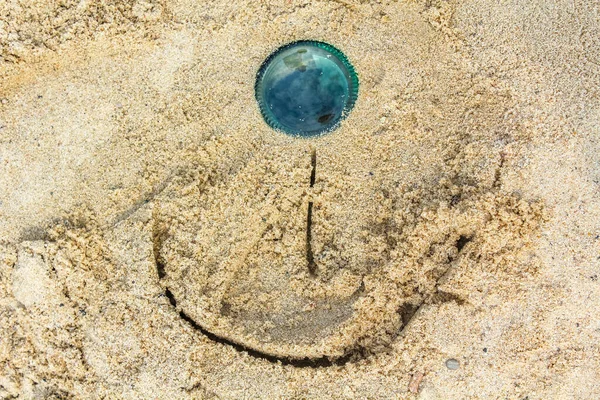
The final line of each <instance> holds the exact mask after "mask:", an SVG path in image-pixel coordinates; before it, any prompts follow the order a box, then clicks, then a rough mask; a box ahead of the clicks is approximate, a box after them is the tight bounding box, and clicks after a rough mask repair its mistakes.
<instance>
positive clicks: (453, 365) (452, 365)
mask: <svg viewBox="0 0 600 400" xmlns="http://www.w3.org/2000/svg"><path fill="white" fill-rule="evenodd" d="M446 367H447V368H448V369H451V370H456V369H458V367H460V363H459V362H458V360H457V359H455V358H450V359H448V360H446Z"/></svg>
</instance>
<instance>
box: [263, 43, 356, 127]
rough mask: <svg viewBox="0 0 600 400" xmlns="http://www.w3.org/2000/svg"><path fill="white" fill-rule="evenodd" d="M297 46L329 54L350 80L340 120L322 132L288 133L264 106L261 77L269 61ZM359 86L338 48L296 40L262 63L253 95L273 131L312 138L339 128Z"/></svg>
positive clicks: (352, 68)
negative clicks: (310, 47)
mask: <svg viewBox="0 0 600 400" xmlns="http://www.w3.org/2000/svg"><path fill="white" fill-rule="evenodd" d="M298 45H308V46H314V47H318V48H320V49H323V50H325V51H327V52H329V53H331V54H332V55H333V56H335V57H336V58H337V59H338V60H339V61H340V62H341V63H342V65H343V66H344V67H345V68H346V70H347V72H348V75H349V77H350V79H349V81H348V86H349V88H348V99H347V100H346V104H345V106H344V109H343V110H342V115H341V117H340V119H339V120H338V121H337V122H336V124H335V125H333V126H330V127H326V128H324V129H322V130H319V131H313V132H309V133H307V132H301V131H290V130H289V129H286V127H284V126H283V125H281V124H280V123H279V122H278V121H277V120H275V119H274V118H273V117H272V116H271V115H270V114H269V113H268V112H267V110H266V105H265V102H264V99H263V91H262V79H263V76H264V74H265V72H266V70H267V68H268V66H269V65H270V64H271V61H273V59H274V58H275V57H277V56H278V55H279V54H281V53H282V52H284V51H286V50H287V49H289V48H290V47H295V46H298ZM359 84H360V83H359V79H358V74H357V73H356V70H355V69H354V66H353V65H352V64H351V63H350V61H349V60H348V57H346V55H345V54H344V53H342V52H341V50H339V49H338V48H336V47H334V46H332V45H330V44H329V43H325V42H319V41H316V40H297V41H294V42H291V43H288V44H286V45H283V46H281V47H279V48H278V49H277V50H275V51H274V52H272V53H271V54H270V55H269V56H268V57H267V58H266V59H265V61H263V63H262V64H261V66H260V68H259V69H258V73H257V74H256V82H255V84H254V95H255V97H256V101H257V102H258V105H259V108H260V113H261V114H262V116H263V118H264V120H265V122H267V124H269V126H271V127H272V128H273V129H276V130H279V131H282V132H284V133H286V134H288V135H292V136H299V137H314V136H319V135H322V134H324V133H328V132H331V131H333V130H335V129H337V128H338V127H339V125H340V123H341V122H342V121H343V120H344V119H345V118H346V117H347V116H348V114H349V112H350V110H352V108H353V107H354V103H356V99H357V98H358V87H359ZM303 133H304V134H303Z"/></svg>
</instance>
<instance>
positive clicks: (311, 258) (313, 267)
mask: <svg viewBox="0 0 600 400" xmlns="http://www.w3.org/2000/svg"><path fill="white" fill-rule="evenodd" d="M310 163H311V165H312V170H311V172H310V187H313V186H314V185H315V180H316V178H317V151H316V150H314V149H313V151H312V154H311V156H310ZM312 213H313V202H312V201H310V202H308V213H307V216H306V261H307V263H308V272H309V273H310V274H311V275H313V276H314V275H316V273H317V264H316V263H315V255H314V253H313V249H312Z"/></svg>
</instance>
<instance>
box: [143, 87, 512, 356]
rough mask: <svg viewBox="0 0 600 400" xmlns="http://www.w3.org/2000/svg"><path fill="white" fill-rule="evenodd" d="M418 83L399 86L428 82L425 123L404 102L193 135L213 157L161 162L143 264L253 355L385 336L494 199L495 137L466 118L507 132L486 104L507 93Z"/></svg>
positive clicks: (197, 316)
mask: <svg viewBox="0 0 600 400" xmlns="http://www.w3.org/2000/svg"><path fill="white" fill-rule="evenodd" d="M430 79H432V77H430ZM450 79H451V78H450ZM430 84H432V85H434V90H433V93H434V94H431V93H429V92H427V93H425V94H417V95H415V97H416V98H417V101H419V102H423V96H432V99H431V101H433V106H432V107H431V109H423V110H422V112H423V113H424V114H426V117H425V119H426V124H428V126H425V127H424V126H419V125H420V124H421V123H422V122H421V121H422V116H419V115H415V114H414V113H413V114H410V113H405V114H403V115H404V116H403V117H402V118H401V121H402V125H399V126H395V127H392V128H393V129H390V127H387V128H386V126H385V125H384V122H385V119H386V117H382V118H381V122H382V126H380V127H378V130H377V131H376V132H370V133H369V134H366V133H365V132H364V131H361V128H364V127H361V126H360V124H359V123H357V122H352V118H350V119H349V120H348V123H347V124H344V125H343V126H342V128H341V129H339V130H338V131H336V132H334V133H332V134H329V135H325V136H321V137H313V138H310V139H298V138H294V137H288V136H286V135H283V134H281V133H280V132H273V131H271V130H270V129H269V128H268V127H263V128H262V129H263V130H264V133H262V134H263V135H264V136H262V137H261V138H260V139H257V138H256V136H254V137H253V138H252V137H251V138H249V139H248V140H240V139H239V137H238V138H237V141H233V140H229V141H228V140H223V141H220V142H218V143H215V144H214V146H213V147H211V148H208V149H204V150H203V151H205V152H206V154H207V156H206V158H207V159H210V158H213V159H214V158H215V157H214V155H215V154H217V157H216V158H217V159H219V160H222V164H217V165H212V166H210V167H207V168H204V169H201V170H199V171H198V172H197V173H194V172H191V173H190V174H188V176H185V177H184V176H180V177H178V178H176V179H175V180H174V181H173V182H172V184H171V185H170V186H169V187H168V188H167V190H165V191H164V192H163V194H162V195H161V196H160V198H158V199H157V201H156V203H155V209H154V214H155V221H156V222H155V228H154V254H155V258H156V262H157V268H158V273H159V278H160V280H161V284H162V285H163V287H164V288H165V291H166V294H167V296H168V297H169V299H170V301H171V303H172V304H173V305H174V306H175V307H176V308H177V309H178V310H179V311H180V313H181V315H182V316H183V317H184V318H185V319H186V320H188V321H190V322H192V323H193V324H194V325H195V326H196V327H198V328H199V329H200V330H201V331H202V332H204V333H206V334H208V335H210V336H211V337H215V338H218V339H219V340H221V341H224V342H226V343H229V344H233V345H235V346H240V348H242V349H245V350H248V351H251V352H256V353H257V354H260V355H262V356H264V357H267V358H274V359H280V360H296V361H298V360H309V361H310V360H313V361H314V360H329V361H331V360H334V361H339V362H343V361H345V360H349V359H352V358H354V357H357V356H362V355H366V354H371V353H376V352H379V351H383V350H385V349H386V348H387V347H388V346H389V345H390V343H391V342H392V341H393V340H394V339H395V338H396V337H397V336H398V335H399V334H400V332H401V331H402V329H403V328H404V327H405V326H406V324H407V322H408V321H409V320H410V318H411V317H412V315H413V314H414V313H415V311H416V310H417V309H418V308H419V307H420V306H421V305H422V304H424V303H426V302H428V301H433V299H434V298H435V297H436V296H438V297H439V293H438V292H437V289H436V286H437V285H438V283H439V282H440V280H441V279H443V277H444V276H445V275H446V274H447V273H448V272H449V271H451V268H452V266H453V265H455V263H457V262H459V259H460V254H461V252H464V251H467V250H468V247H466V246H472V245H475V244H476V243H477V231H478V229H480V228H481V227H482V226H485V224H486V223H487V222H489V220H490V218H491V217H490V215H491V214H493V213H491V211H490V209H493V208H494V207H497V206H498V204H497V203H498V202H499V203H503V202H506V201H505V200H498V199H500V198H501V197H502V196H499V195H498V194H497V187H498V181H499V176H500V170H501V168H502V163H503V158H502V156H501V155H500V154H498V153H497V152H495V151H494V149H493V146H492V145H491V144H490V143H492V142H493V141H494V140H498V137H497V135H495V134H490V133H489V132H488V131H486V130H482V129H481V128H480V124H481V121H482V120H488V121H489V120H491V121H492V122H493V123H495V124H496V129H498V130H499V131H502V132H505V131H510V132H512V134H514V135H519V134H520V131H519V130H518V129H517V128H518V127H516V126H514V123H513V122H511V121H506V120H502V116H501V115H500V110H503V109H505V108H506V107H507V103H508V102H509V101H508V100H507V99H505V98H502V97H500V96H498V95H495V94H490V93H486V92H485V90H483V89H482V88H479V89H477V90H480V91H481V92H482V93H483V97H484V98H485V102H480V103H479V104H478V105H477V107H474V104H473V101H472V100H469V101H467V100H466V99H467V95H468V90H467V89H465V93H464V97H461V98H456V97H457V93H461V91H460V90H451V91H448V90H444V89H443V85H445V84H447V82H443V81H442V82H435V80H432V81H431V82H430ZM454 84H455V86H457V87H458V86H460V85H469V84H472V82H470V81H461V80H455V81H454ZM442 97H444V98H442ZM479 98H481V96H480V97H479ZM407 101H408V100H405V101H404V103H406V102H407ZM478 101H480V100H478ZM402 103H403V102H400V101H398V100H395V102H394V103H393V104H392V105H393V107H394V109H393V110H390V113H396V114H402V113H403V111H406V110H403V109H402V107H403V104H402ZM511 129H513V130H512V131H511ZM478 141H479V142H478ZM442 143H446V145H445V146H444V145H442ZM439 149H443V150H442V151H440V150H439ZM473 154H475V155H474V156H473ZM467 159H470V161H468V162H466V161H465V160H467ZM423 160H427V163H424V161H423ZM471 240H473V243H472V244H471V245H469V244H468V242H469V241H471Z"/></svg>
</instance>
